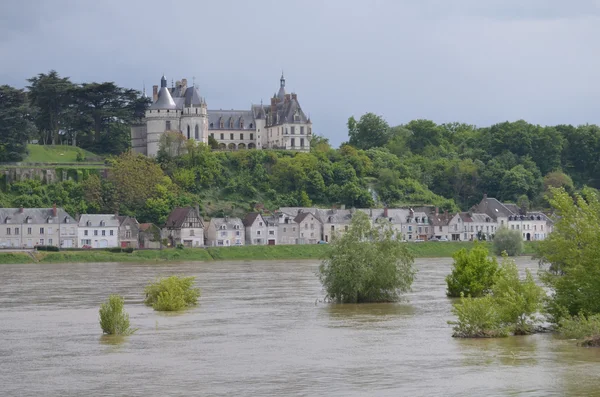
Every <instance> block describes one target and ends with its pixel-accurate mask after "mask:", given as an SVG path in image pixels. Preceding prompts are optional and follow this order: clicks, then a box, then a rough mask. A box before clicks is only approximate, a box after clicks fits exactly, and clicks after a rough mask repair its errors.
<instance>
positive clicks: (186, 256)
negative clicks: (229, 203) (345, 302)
mask: <svg viewBox="0 0 600 397" xmlns="http://www.w3.org/2000/svg"><path fill="white" fill-rule="evenodd" d="M407 244H408V247H409V249H410V250H411V251H412V252H413V254H414V255H415V257H417V258H449V257H451V256H452V254H453V253H454V252H456V251H458V250H459V249H461V248H467V249H470V248H472V247H473V243H470V242H464V243H463V242H422V243H407ZM483 244H486V245H490V244H488V243H483ZM328 248H329V246H328V245H327V244H312V245H274V246H267V245H262V246H257V245H248V246H242V247H211V248H185V249H173V248H171V249H164V250H139V251H134V252H133V253H130V254H127V253H123V252H120V253H113V252H108V251H105V250H80V251H60V252H34V253H33V255H30V254H28V253H27V252H0V264H21V263H100V262H165V261H167V262H182V261H188V262H192V261H193V262H208V261H218V260H285V259H321V258H322V257H323V255H324V254H325V252H326V250H327V249H328ZM490 248H491V247H490ZM534 249H535V247H534V243H526V244H525V253H524V255H533V253H534Z"/></svg>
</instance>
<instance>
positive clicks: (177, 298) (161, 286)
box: [144, 276, 200, 311]
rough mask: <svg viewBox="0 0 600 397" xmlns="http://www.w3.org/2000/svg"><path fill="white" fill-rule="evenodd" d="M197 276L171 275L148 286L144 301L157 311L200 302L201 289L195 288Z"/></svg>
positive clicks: (170, 309)
mask: <svg viewBox="0 0 600 397" xmlns="http://www.w3.org/2000/svg"><path fill="white" fill-rule="evenodd" d="M195 279H196V277H179V276H171V277H166V278H161V279H158V280H157V281H155V282H154V283H151V284H149V285H148V286H146V289H145V292H146V300H145V301H144V303H145V304H146V305H148V306H152V307H153V308H154V310H157V311H177V310H182V309H185V308H186V307H189V306H194V305H196V304H197V303H198V298H199V297H200V289H199V288H193V286H194V280H195Z"/></svg>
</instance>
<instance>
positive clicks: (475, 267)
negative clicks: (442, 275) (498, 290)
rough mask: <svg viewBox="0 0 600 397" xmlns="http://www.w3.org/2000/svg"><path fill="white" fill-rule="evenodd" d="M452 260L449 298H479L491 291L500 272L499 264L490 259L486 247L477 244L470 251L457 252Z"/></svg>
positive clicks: (448, 277) (447, 278) (448, 282)
mask: <svg viewBox="0 0 600 397" xmlns="http://www.w3.org/2000/svg"><path fill="white" fill-rule="evenodd" d="M452 258H454V264H453V265H452V273H450V274H449V275H448V276H447V277H446V284H447V285H448V291H447V294H448V296H451V297H459V296H461V294H464V295H465V296H471V297H479V296H483V295H485V294H487V293H488V292H489V291H490V289H491V288H492V285H493V284H494V276H495V275H496V272H497V271H498V262H497V261H496V258H490V257H489V253H488V250H487V248H486V247H485V246H483V245H481V244H477V243H475V246H474V247H473V248H472V249H471V250H470V251H467V250H466V249H464V248H463V249H461V250H460V251H457V252H455V253H454V255H452Z"/></svg>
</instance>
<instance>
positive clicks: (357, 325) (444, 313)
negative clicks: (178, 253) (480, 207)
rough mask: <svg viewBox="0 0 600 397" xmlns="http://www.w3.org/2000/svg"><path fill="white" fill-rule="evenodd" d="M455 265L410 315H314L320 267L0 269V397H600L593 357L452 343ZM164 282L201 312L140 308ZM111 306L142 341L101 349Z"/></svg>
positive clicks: (526, 344) (567, 348)
mask: <svg viewBox="0 0 600 397" xmlns="http://www.w3.org/2000/svg"><path fill="white" fill-rule="evenodd" d="M450 263H451V260H449V259H420V260H418V261H417V268H418V270H419V272H418V274H417V278H416V281H415V284H414V286H413V292H412V293H410V294H408V295H407V296H406V298H407V300H406V302H402V303H398V304H375V305H329V304H323V303H319V302H317V300H319V299H322V298H323V291H322V290H321V286H320V284H319V282H318V279H317V278H316V276H315V272H316V270H317V266H318V264H317V263H316V262H295V261H287V262H214V263H199V264H98V265H94V264H81V265H77V264H62V265H61V264H56V265H54V264H44V265H0V395H1V396H192V395H205V396H246V395H248V396H296V395H301V396H600V349H586V348H579V347H576V346H575V345H574V343H573V342H572V341H558V340H555V339H554V338H553V337H552V336H551V335H533V336H528V337H510V338H504V339H494V340H457V339H453V338H452V337H451V334H452V330H451V326H449V325H448V324H447V323H446V322H447V321H448V320H450V319H452V315H451V313H450V307H451V304H450V301H449V300H448V299H447V298H446V296H445V283H444V277H445V275H446V274H447V273H448V272H449V269H450ZM519 266H520V267H521V269H523V268H524V267H527V266H529V267H531V268H533V269H535V271H537V265H536V263H535V262H533V261H530V260H528V259H520V260H519ZM171 274H185V275H195V276H197V282H198V285H199V286H200V287H201V288H202V297H201V300H200V302H201V303H200V305H199V306H198V307H196V308H193V309H191V310H189V311H187V312H185V313H181V314H161V313H156V312H154V311H153V310H152V309H150V308H147V307H145V306H144V305H143V303H142V299H143V289H144V286H145V285H146V284H147V282H148V281H151V280H152V279H153V278H154V277H155V276H159V275H171ZM110 293H119V294H122V295H123V296H125V300H126V309H127V310H128V312H129V314H130V319H131V324H132V326H134V327H137V328H139V330H138V331H137V332H136V333H135V334H134V335H132V336H129V337H126V338H124V339H123V340H114V339H112V338H106V337H101V330H100V327H99V325H98V307H99V305H100V303H101V302H102V301H103V300H105V299H106V297H107V296H108V295H109V294H110Z"/></svg>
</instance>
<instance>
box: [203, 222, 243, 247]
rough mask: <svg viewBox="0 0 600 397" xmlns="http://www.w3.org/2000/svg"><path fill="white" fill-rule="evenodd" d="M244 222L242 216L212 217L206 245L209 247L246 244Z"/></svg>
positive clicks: (207, 231)
mask: <svg viewBox="0 0 600 397" xmlns="http://www.w3.org/2000/svg"><path fill="white" fill-rule="evenodd" d="M245 234H246V233H245V230H244V223H243V222H242V220H241V219H240V218H230V217H225V218H212V219H211V220H210V222H209V223H208V226H207V228H206V245H207V246H209V247H229V246H233V245H238V246H239V245H244V242H245V239H246V237H245Z"/></svg>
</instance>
